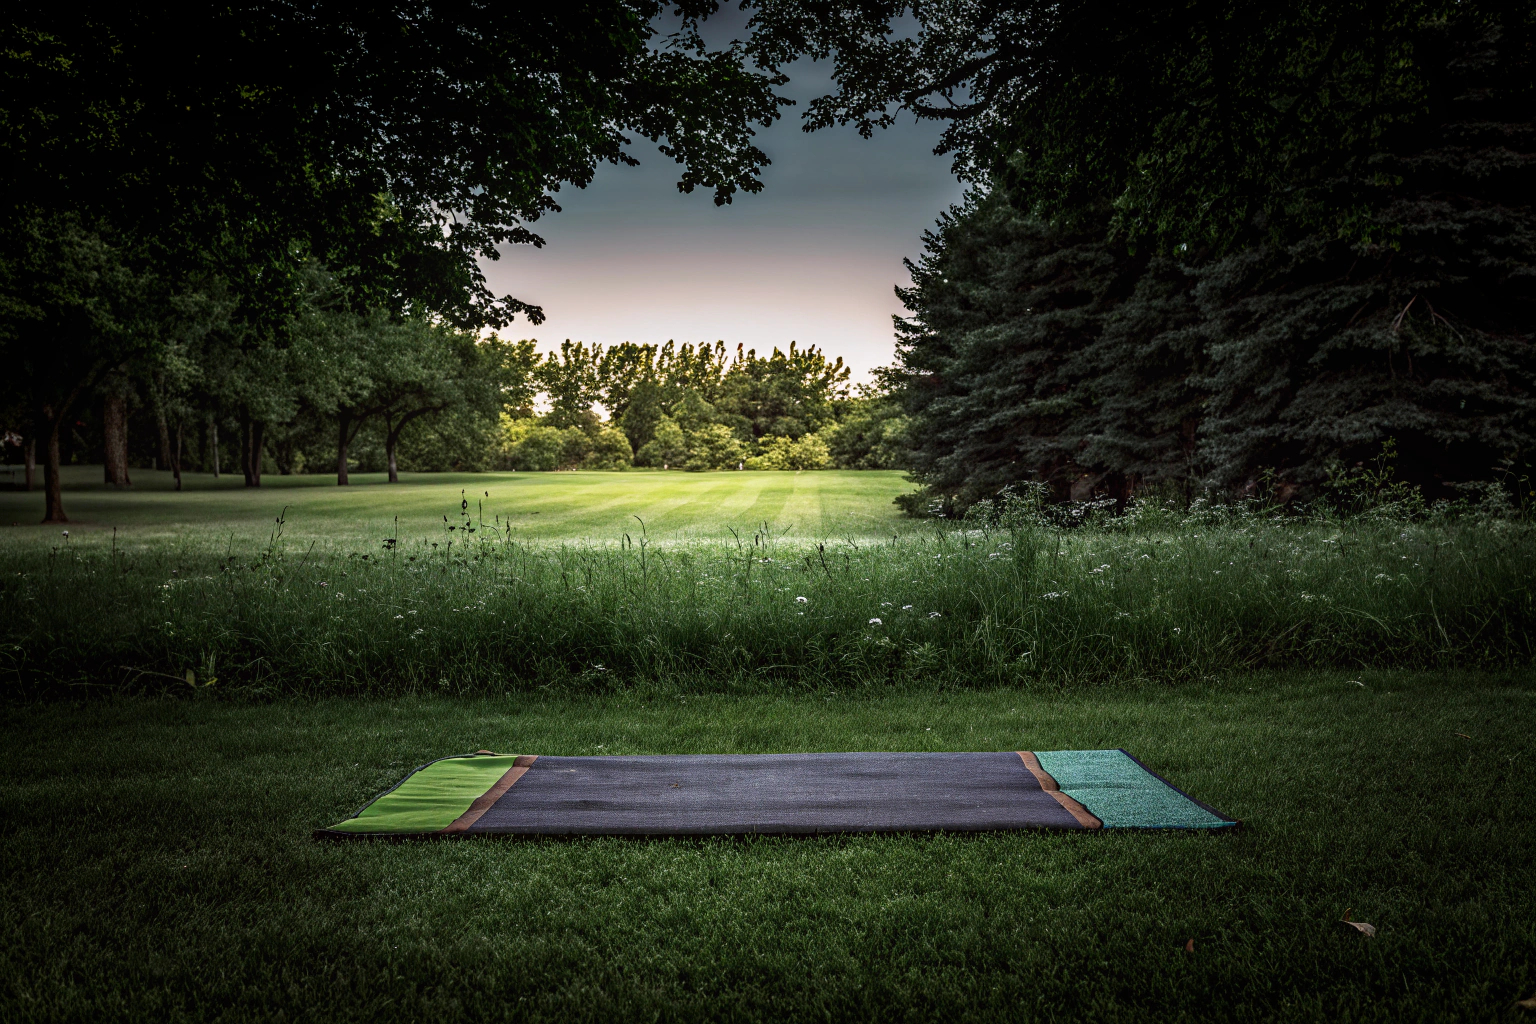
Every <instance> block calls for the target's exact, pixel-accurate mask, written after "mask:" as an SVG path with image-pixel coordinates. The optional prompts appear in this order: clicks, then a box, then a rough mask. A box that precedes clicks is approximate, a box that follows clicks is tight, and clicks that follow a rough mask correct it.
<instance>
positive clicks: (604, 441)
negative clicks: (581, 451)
mask: <svg viewBox="0 0 1536 1024" xmlns="http://www.w3.org/2000/svg"><path fill="white" fill-rule="evenodd" d="M633 463H634V449H632V448H630V446H629V438H628V437H626V436H625V434H624V431H622V430H620V429H619V428H618V427H603V428H601V429H600V430H598V431H597V433H596V434H594V435H592V437H591V447H590V450H589V451H588V452H587V454H586V457H585V458H583V459H582V460H581V468H582V469H607V470H624V469H628V468H629V467H630V466H631V465H632V464H633Z"/></svg>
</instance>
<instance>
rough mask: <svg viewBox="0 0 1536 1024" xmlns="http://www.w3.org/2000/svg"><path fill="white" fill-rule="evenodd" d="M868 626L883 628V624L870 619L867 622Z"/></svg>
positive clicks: (877, 620)
mask: <svg viewBox="0 0 1536 1024" xmlns="http://www.w3.org/2000/svg"><path fill="white" fill-rule="evenodd" d="M869 624H870V625H871V626H883V625H885V623H883V622H881V621H880V620H879V619H870V620H869Z"/></svg>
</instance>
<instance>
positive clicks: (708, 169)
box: [0, 0, 783, 326]
mask: <svg viewBox="0 0 1536 1024" xmlns="http://www.w3.org/2000/svg"><path fill="white" fill-rule="evenodd" d="M662 10H663V6H662V4H660V3H659V2H657V0H609V2H602V3H595V4H586V5H574V6H573V5H554V6H545V7H541V8H537V9H535V8H528V7H525V6H520V5H513V6H506V5H495V4H483V3H470V4H461V5H456V6H448V7H444V6H442V5H432V4H425V3H421V2H406V3H394V4H387V5H375V6H365V7H347V6H334V5H333V6H324V5H322V6H318V7H317V6H310V7H293V6H291V5H286V4H277V3H267V2H258V3H254V4H248V5H244V6H239V7H228V8H207V9H176V10H172V9H170V8H150V7H143V6H133V5H128V6H124V5H107V4H87V5H86V6H85V7H83V8H81V7H77V8H73V9H71V10H69V11H67V12H66V11H64V10H63V9H60V8H50V7H46V6H40V5H33V6H32V7H29V8H28V9H26V10H25V11H24V12H22V13H21V15H20V16H18V17H14V18H13V19H11V20H9V21H8V22H6V23H5V25H4V26H3V29H0V31H3V33H4V41H5V44H6V45H5V46H4V47H3V48H0V53H3V54H4V62H5V69H4V70H5V74H6V81H7V99H6V101H5V107H4V113H5V121H6V123H7V124H9V125H11V126H13V127H12V130H11V131H9V132H8V133H7V135H6V140H5V147H6V149H7V150H8V154H7V155H8V157H9V159H7V160H6V162H5V164H4V166H5V168H6V178H5V180H4V184H5V185H6V195H7V196H8V197H10V202H12V203H16V204H23V205H26V206H29V207H32V208H38V209H43V210H62V209H71V210H73V209H80V210H84V209H90V210H92V211H95V212H96V213H97V214H99V215H101V216H105V217H107V218H109V219H111V220H113V221H114V222H115V223H117V224H118V225H119V227H120V228H121V229H122V230H125V231H129V232H139V233H142V234H143V235H144V236H145V237H153V238H157V239H159V240H160V241H161V243H162V244H163V246H164V247H165V249H166V251H167V253H174V254H175V256H176V258H177V259H179V260H192V261H194V262H199V261H201V260H202V259H203V258H204V257H205V256H206V255H207V253H208V252H209V251H211V250H216V249H218V248H219V247H220V246H221V245H222V241H221V240H223V239H225V238H227V236H228V235H229V233H230V231H231V230H232V229H233V230H235V231H236V232H238V239H237V240H238V242H239V244H240V248H241V252H240V262H241V264H242V266H243V267H248V268H249V269H252V270H257V269H259V267H260V266H261V265H263V264H271V265H274V266H277V265H285V264H288V263H289V261H290V259H291V253H292V251H293V250H292V246H293V245H294V243H295V242H298V243H299V245H300V246H301V249H300V254H301V258H305V257H310V256H313V257H318V258H320V259H321V260H323V261H325V262H327V263H330V264H331V265H334V266H338V267H348V268H351V270H349V275H350V276H355V278H356V279H357V280H358V282H359V287H360V289H361V290H360V297H361V300H362V303H363V304H364V305H368V306H372V305H381V306H385V307H387V308H390V309H391V310H392V311H394V312H405V311H407V310H408V309H423V310H430V311H434V312H438V313H441V314H443V315H445V316H448V317H449V318H450V319H451V320H453V321H454V322H456V323H459V324H461V325H464V326H469V325H492V326H495V325H500V324H505V323H506V322H507V321H508V319H509V318H510V317H511V316H512V315H515V314H517V313H528V314H530V315H531V316H532V317H533V318H534V319H535V320H537V319H538V318H539V315H540V314H539V313H538V311H537V310H536V308H535V307H531V306H528V305H527V304H526V303H522V302H520V301H518V300H515V299H511V298H508V297H500V298H498V297H495V296H492V295H491V294H490V293H489V292H488V291H487V290H486V288H485V285H484V278H483V275H482V274H481V272H480V269H479V266H478V263H477V259H478V258H487V259H495V258H496V257H497V255H498V246H500V245H502V244H504V243H508V242H512V243H518V242H532V243H534V244H539V241H540V240H539V239H538V236H537V235H535V234H534V233H533V232H532V231H531V230H530V228H529V227H528V224H530V223H532V222H534V221H536V220H537V219H538V218H539V217H540V216H542V215H543V214H545V213H548V212H551V211H553V210H557V209H558V208H559V207H558V205H557V203H556V202H555V198H554V197H555V195H556V194H557V193H558V192H559V190H560V188H561V186H562V185H566V184H571V185H576V186H578V187H581V186H585V185H586V184H587V183H588V182H590V181H591V179H592V175H593V173H594V171H595V169H596V166H597V164H598V163H599V162H609V163H634V162H635V159H634V157H632V156H631V155H630V154H629V153H628V151H627V149H626V146H627V144H628V143H629V137H630V136H631V135H639V136H643V137H645V138H648V139H651V140H653V141H656V142H658V143H659V144H660V148H661V152H662V153H663V154H664V155H665V156H668V157H670V158H671V159H673V160H675V161H676V162H677V163H678V164H679V165H680V166H681V174H680V178H679V182H678V186H679V188H680V189H682V190H684V191H692V190H693V189H694V188H696V187H700V186H703V187H707V188H712V189H714V192H715V201H716V202H717V203H726V202H729V201H730V200H731V198H732V196H733V195H734V193H736V192H738V191H745V192H756V191H758V190H759V189H760V188H761V182H760V181H759V171H760V168H761V166H762V165H763V164H764V163H766V158H765V157H764V156H763V154H762V152H761V151H760V150H759V149H758V148H757V147H756V146H755V145H754V144H753V140H752V130H751V128H750V125H751V124H753V123H761V124H768V123H771V122H772V121H773V120H774V119H775V118H776V117H777V116H778V108H779V106H780V105H781V103H782V102H783V101H781V100H780V99H779V98H778V97H776V96H775V94H774V92H773V89H774V87H775V86H776V85H779V84H782V82H783V78H782V76H777V75H774V74H770V73H763V72H759V71H755V70H753V69H751V68H750V66H749V65H748V63H747V61H746V60H745V59H744V56H745V51H744V49H743V47H742V46H741V45H740V44H732V45H730V46H727V47H724V48H719V49H713V48H710V47H709V46H707V45H705V43H704V42H703V39H702V37H701V36H700V35H699V22H700V20H701V19H702V18H704V17H706V16H708V15H709V14H710V13H712V12H713V11H714V10H715V4H713V3H705V2H698V0H686V2H684V3H683V4H682V5H681V6H680V7H679V13H680V14H681V22H680V24H679V27H678V29H677V31H676V33H675V34H674V35H673V36H672V37H671V38H670V39H668V40H667V41H666V42H667V44H668V45H665V46H659V45H656V44H657V42H658V40H657V39H656V29H655V27H654V23H655V20H656V18H657V16H658V15H660V14H661V13H662ZM663 140H664V141H663ZM168 228H169V229H170V230H167V229H168ZM266 276H270V275H266ZM257 280H258V275H247V279H246V281H245V282H243V283H245V284H254V283H255V282H256V281H257ZM239 283H242V282H238V281H237V284H239ZM240 290H242V291H246V289H244V288H241V289H240Z"/></svg>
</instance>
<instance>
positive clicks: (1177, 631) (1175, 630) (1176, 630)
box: [1173, 626, 1184, 636]
mask: <svg viewBox="0 0 1536 1024" xmlns="http://www.w3.org/2000/svg"><path fill="white" fill-rule="evenodd" d="M1182 632H1184V631H1183V630H1182V629H1180V628H1179V627H1178V626H1174V627H1173V635H1174V636H1178V635H1179V634H1180V633H1182Z"/></svg>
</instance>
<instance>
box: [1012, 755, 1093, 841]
mask: <svg viewBox="0 0 1536 1024" xmlns="http://www.w3.org/2000/svg"><path fill="white" fill-rule="evenodd" d="M1016 753H1017V754H1018V755H1019V759H1020V760H1021V761H1023V762H1024V767H1025V768H1028V769H1029V770H1030V773H1031V774H1033V775H1034V777H1035V781H1037V782H1039V783H1040V788H1041V789H1043V790H1045V791H1046V792H1047V793H1049V794H1051V796H1053V797H1055V798H1056V802H1057V803H1059V804H1061V806H1062V807H1063V808H1064V809H1065V810H1066V812H1067V813H1068V814H1070V815H1072V817H1074V818H1076V819H1077V823H1078V824H1079V825H1081V826H1083V828H1103V827H1104V823H1103V822H1102V821H1100V820H1099V819H1098V818H1095V817H1094V816H1093V815H1091V814H1089V813H1088V808H1086V807H1084V806H1083V805H1082V804H1080V803H1078V802H1077V801H1076V800H1073V799H1072V798H1071V797H1069V796H1067V794H1065V793H1063V792H1062V791H1061V787H1060V786H1058V785H1056V780H1055V779H1054V778H1053V777H1052V776H1051V773H1050V772H1048V771H1046V770H1045V769H1044V768H1043V767H1041V765H1040V759H1039V758H1038V757H1036V756H1035V754H1034V751H1032V750H1019V751H1016Z"/></svg>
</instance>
